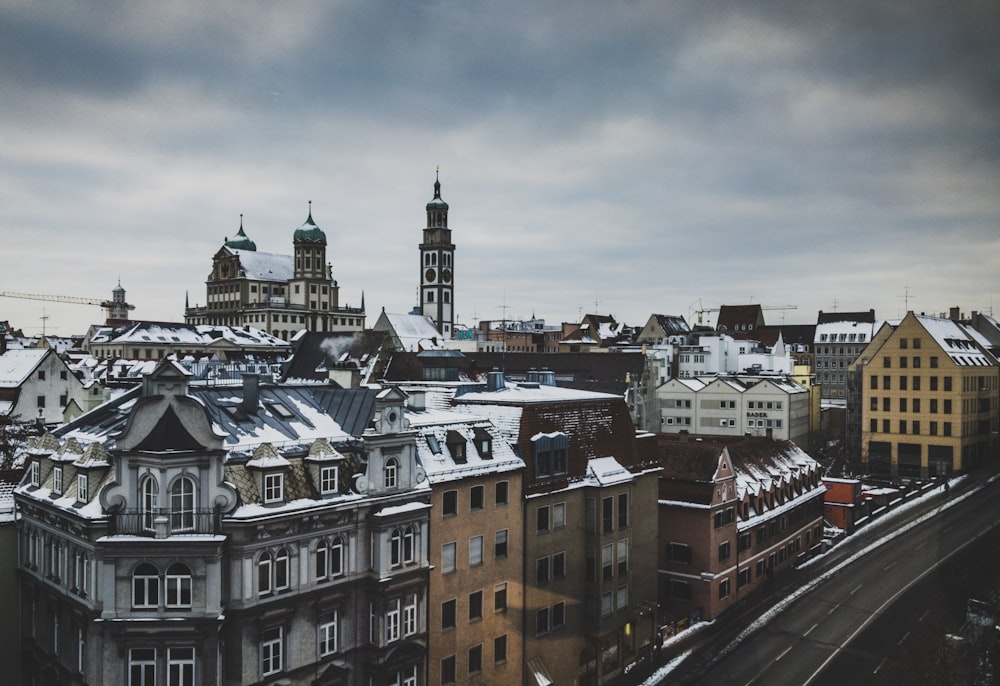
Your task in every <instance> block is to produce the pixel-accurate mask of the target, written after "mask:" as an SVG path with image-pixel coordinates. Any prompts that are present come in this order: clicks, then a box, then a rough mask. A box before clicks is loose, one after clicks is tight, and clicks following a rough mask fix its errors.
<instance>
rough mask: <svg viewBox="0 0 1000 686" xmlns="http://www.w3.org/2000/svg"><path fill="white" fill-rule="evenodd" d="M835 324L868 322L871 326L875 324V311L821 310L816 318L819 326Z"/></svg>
mask: <svg viewBox="0 0 1000 686" xmlns="http://www.w3.org/2000/svg"><path fill="white" fill-rule="evenodd" d="M833 322H868V323H869V324H874V323H875V310H874V309H871V310H868V311H867V312H824V311H823V310H820V311H819V314H818V315H817V316H816V323H817V324H830V323H833Z"/></svg>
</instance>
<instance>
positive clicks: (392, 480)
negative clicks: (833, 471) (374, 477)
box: [382, 457, 399, 488]
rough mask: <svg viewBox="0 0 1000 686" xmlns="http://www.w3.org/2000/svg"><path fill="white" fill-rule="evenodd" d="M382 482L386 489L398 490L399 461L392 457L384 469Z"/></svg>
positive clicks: (386, 462)
mask: <svg viewBox="0 0 1000 686" xmlns="http://www.w3.org/2000/svg"><path fill="white" fill-rule="evenodd" d="M382 481H383V483H384V485H385V487H386V488H396V486H397V484H398V483H399V460H397V459H396V458H395V457H390V458H389V459H388V460H386V461H385V466H384V467H382Z"/></svg>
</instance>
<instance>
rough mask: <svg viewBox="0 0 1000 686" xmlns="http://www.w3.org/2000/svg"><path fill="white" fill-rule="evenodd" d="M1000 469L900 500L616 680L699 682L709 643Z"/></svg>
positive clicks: (735, 633) (726, 637)
mask: <svg viewBox="0 0 1000 686" xmlns="http://www.w3.org/2000/svg"><path fill="white" fill-rule="evenodd" d="M998 473H1000V464H994V465H988V466H985V467H982V468H980V469H978V470H976V471H974V472H970V473H969V474H966V475H963V476H960V477H957V478H954V479H952V480H951V481H950V482H949V485H950V488H949V489H948V490H947V491H946V490H945V489H944V488H940V487H938V488H931V489H929V490H927V491H925V492H924V493H923V494H922V495H920V496H916V497H913V498H911V499H910V500H907V501H905V502H903V503H900V504H899V505H897V506H895V507H894V508H893V509H892V510H890V511H888V512H886V513H884V514H882V515H881V516H880V517H878V518H877V519H875V520H873V521H872V522H871V523H869V524H868V525H866V526H865V527H864V528H862V529H860V530H859V531H857V532H855V533H854V534H852V535H851V536H848V537H847V538H845V539H843V540H842V541H841V542H840V543H838V544H837V545H835V546H834V547H832V548H831V549H830V550H828V551H827V552H825V553H823V554H821V555H818V556H816V557H814V558H812V559H810V560H807V561H806V562H804V563H803V564H802V565H800V566H799V567H797V568H793V569H790V570H787V571H785V572H783V573H782V574H780V575H778V576H776V577H775V578H774V579H772V580H771V581H769V582H768V585H767V586H765V587H764V588H762V589H759V590H757V591H756V592H754V593H753V594H752V595H750V596H748V597H746V598H744V599H742V600H740V601H739V602H737V603H736V604H734V605H733V606H732V607H731V608H729V609H728V610H727V611H726V612H725V613H723V614H722V615H721V616H719V617H717V618H716V619H715V620H714V621H712V622H710V623H705V624H701V625H695V626H694V627H692V628H691V629H688V630H687V631H684V632H682V633H680V634H678V635H677V636H675V637H673V638H671V639H670V640H669V641H668V642H667V643H666V644H665V645H664V646H663V648H662V649H661V650H660V651H659V654H658V655H654V668H653V669H650V667H649V666H648V664H647V665H642V666H640V667H639V668H638V669H637V670H636V671H637V672H639V674H628V675H625V676H623V677H622V678H621V679H619V680H617V681H616V684H621V685H622V686H628V685H632V684H640V683H641V684H643V686H656V684H659V683H660V681H661V680H663V679H665V678H666V677H667V676H668V675H669V683H670V684H671V686H675V685H680V684H693V683H696V681H697V679H698V674H699V673H701V671H702V669H701V668H703V667H706V666H707V665H708V664H709V663H711V662H712V661H715V660H716V659H717V658H718V657H719V652H717V651H710V650H707V649H705V648H707V647H709V646H722V647H723V649H724V648H725V647H727V646H731V645H733V644H734V642H735V641H737V640H738V639H739V638H740V637H741V634H744V633H745V632H747V631H749V630H751V627H752V625H753V624H754V623H755V622H759V621H761V619H762V618H763V617H764V616H765V615H766V614H767V613H768V612H770V611H772V610H773V609H774V608H775V607H777V606H780V605H782V604H783V603H785V602H786V601H787V600H788V599H789V598H791V597H793V596H795V595H797V592H799V591H800V590H801V589H803V588H805V587H806V586H808V585H810V584H811V583H814V582H816V581H817V580H819V579H820V578H821V577H822V576H823V575H824V574H827V573H829V572H831V570H834V569H836V568H837V566H838V565H843V564H844V563H845V562H846V561H848V560H850V559H851V558H852V557H853V556H856V555H859V554H863V553H864V551H865V549H866V548H868V547H871V546H873V545H876V544H877V543H878V542H879V541H880V540H882V539H885V538H886V537H887V535H890V534H891V533H892V532H894V531H896V530H897V529H900V528H902V527H905V526H907V525H908V524H910V523H911V522H914V521H915V520H917V519H919V518H920V517H922V516H925V515H927V514H928V513H931V512H933V511H934V510H935V509H936V508H939V507H940V506H941V505H943V504H945V503H948V502H950V501H955V500H958V499H959V498H961V497H962V496H963V495H964V494H966V493H969V492H971V491H974V490H978V489H979V488H981V487H982V486H984V485H985V484H986V483H987V482H988V480H989V479H990V478H991V477H993V476H995V475H996V474H998ZM640 675H641V676H640Z"/></svg>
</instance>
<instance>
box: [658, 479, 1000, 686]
mask: <svg viewBox="0 0 1000 686" xmlns="http://www.w3.org/2000/svg"><path fill="white" fill-rule="evenodd" d="M998 522H1000V481H994V482H993V483H991V484H989V485H987V486H986V487H984V488H982V489H980V490H978V491H975V492H973V493H972V494H971V495H969V496H968V497H966V498H964V499H962V501H961V502H958V503H955V504H954V506H953V507H950V508H946V509H939V511H938V512H937V514H936V515H935V516H933V517H931V518H929V519H927V520H926V521H924V522H923V523H922V524H920V525H918V526H915V527H913V528H911V529H909V530H908V531H906V532H905V533H902V534H900V535H898V536H895V537H893V538H892V539H891V540H890V541H888V542H887V543H885V544H884V545H882V546H880V547H878V548H875V549H873V550H871V551H869V552H868V553H867V554H866V555H864V556H863V557H861V558H859V559H857V560H856V561H854V562H853V563H852V564H850V565H848V566H846V567H844V568H843V569H842V570H841V571H840V572H838V573H837V574H836V575H834V576H832V577H831V578H829V579H827V580H826V581H824V582H822V583H819V584H817V585H815V587H813V588H812V590H809V591H808V592H806V593H804V594H802V596H801V597H800V598H798V599H797V600H796V601H795V602H794V603H793V604H791V605H790V606H789V607H787V609H786V610H785V611H783V612H781V613H780V614H778V615H777V616H776V617H774V618H772V619H771V620H770V621H768V622H766V623H765V624H764V625H763V628H761V629H760V630H758V631H757V632H756V633H754V634H752V635H751V636H749V637H748V638H745V639H743V640H742V641H740V642H739V643H738V645H736V647H735V648H733V649H732V650H731V651H730V652H728V653H727V654H726V656H725V657H724V658H722V659H721V660H719V661H716V662H715V663H714V664H712V665H711V666H710V667H708V668H707V670H699V672H700V673H699V674H697V676H696V678H692V675H690V674H688V675H686V678H677V677H683V676H684V675H682V674H675V675H673V677H670V676H668V677H667V678H666V679H665V680H664V681H663V683H664V684H674V683H686V684H687V683H690V684H713V685H735V686H751V685H753V684H767V685H768V686H772V685H773V686H780V685H782V684H788V685H794V686H826V685H831V686H832V685H833V684H837V685H838V686H840V685H842V684H844V683H864V684H879V683H885V684H899V683H913V684H916V683H919V682H918V681H917V680H916V679H917V676H916V675H919V674H921V673H922V672H921V670H923V669H924V668H925V665H924V663H925V662H928V661H929V658H930V657H933V649H934V647H936V646H938V645H940V641H941V636H942V635H943V634H944V633H945V632H946V631H954V630H955V629H956V628H957V626H958V625H960V623H961V619H962V611H963V610H964V605H965V599H966V597H968V595H969V594H970V593H971V592H973V591H974V590H976V592H981V591H982V590H983V589H989V588H995V585H996V581H997V579H1000V528H998ZM718 648H719V647H718V646H715V647H714V648H710V649H715V650H717V649H718ZM682 671H683V670H682Z"/></svg>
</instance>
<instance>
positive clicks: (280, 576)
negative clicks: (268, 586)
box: [274, 548, 289, 591]
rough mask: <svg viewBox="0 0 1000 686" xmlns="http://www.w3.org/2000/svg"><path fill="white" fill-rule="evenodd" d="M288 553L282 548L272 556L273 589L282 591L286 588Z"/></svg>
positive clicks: (287, 580)
mask: <svg viewBox="0 0 1000 686" xmlns="http://www.w3.org/2000/svg"><path fill="white" fill-rule="evenodd" d="M288 584H289V574H288V551H287V550H285V549H284V548H282V549H281V550H279V551H278V554H277V555H275V556H274V589H275V590H276V591H284V590H286V589H287V588H288Z"/></svg>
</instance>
